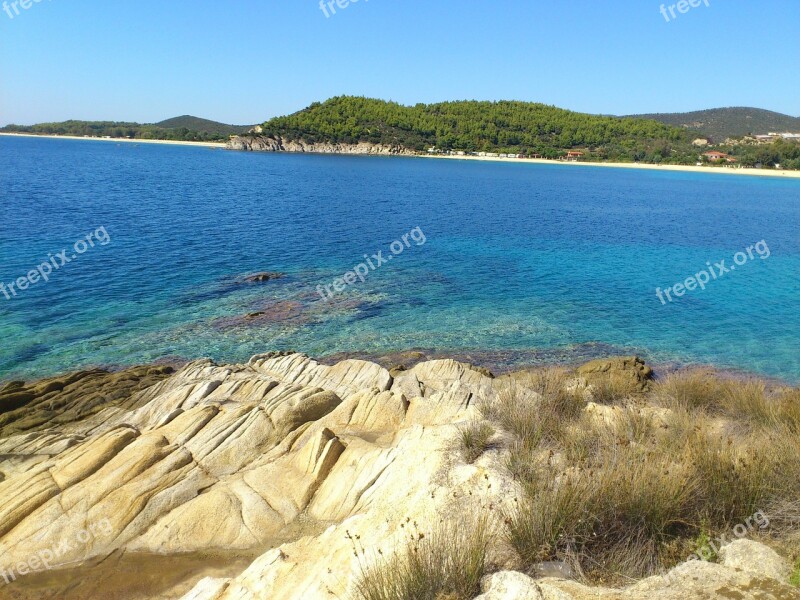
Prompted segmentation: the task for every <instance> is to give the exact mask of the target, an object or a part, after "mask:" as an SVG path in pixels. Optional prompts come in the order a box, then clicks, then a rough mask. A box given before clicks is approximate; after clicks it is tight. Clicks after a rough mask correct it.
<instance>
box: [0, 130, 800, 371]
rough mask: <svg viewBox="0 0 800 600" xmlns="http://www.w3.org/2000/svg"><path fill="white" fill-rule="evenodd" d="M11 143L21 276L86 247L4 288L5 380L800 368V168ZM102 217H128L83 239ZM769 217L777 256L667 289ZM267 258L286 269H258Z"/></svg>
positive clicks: (2, 231) (12, 224) (6, 202)
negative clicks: (389, 364)
mask: <svg viewBox="0 0 800 600" xmlns="http://www.w3.org/2000/svg"><path fill="white" fill-rule="evenodd" d="M0 156H1V157H2V164H3V169H2V172H0V198H1V200H0V281H2V282H3V283H4V284H5V285H6V286H8V284H10V283H11V282H15V281H16V280H17V279H18V278H19V277H23V276H25V275H26V274H27V273H28V272H29V271H31V270H32V269H35V268H36V267H37V266H38V265H40V264H41V263H42V262H44V261H47V260H48V254H51V255H53V256H54V260H55V255H56V254H58V253H59V252H61V250H62V249H68V251H69V252H68V255H67V256H68V257H71V255H72V254H76V258H75V259H74V260H70V262H69V263H68V264H65V265H64V266H62V267H60V268H59V269H57V270H54V271H53V273H52V274H50V275H49V281H47V282H44V281H42V280H41V279H40V280H39V281H38V282H36V283H34V284H32V285H29V287H28V288H27V289H25V290H24V291H23V290H16V291H18V293H17V295H16V296H13V295H10V298H9V299H6V298H5V297H4V296H3V295H2V294H0V340H2V343H1V344H0V380H2V379H10V378H32V377H41V376H45V375H50V374H53V373H58V372H63V371H66V370H70V369H76V368H79V367H85V366H90V365H127V364H138V363H144V362H152V361H155V360H158V359H161V358H164V357H181V358H197V357H203V356H209V357H212V358H214V359H217V360H220V361H242V360H246V359H247V358H249V356H251V355H252V354H256V353H259V352H264V351H267V350H271V349H294V350H298V351H304V352H307V353H309V354H312V355H315V356H323V355H329V354H335V353H342V352H366V353H387V352H392V351H399V350H406V349H410V348H425V349H430V350H434V351H438V352H442V353H448V352H452V353H459V352H460V353H485V354H486V355H487V356H488V355H491V354H492V353H496V354H498V355H502V356H504V357H506V361H507V362H509V363H510V364H513V363H514V362H515V361H516V362H518V363H520V364H522V363H526V362H532V361H533V362H536V361H537V360H546V359H547V360H553V357H557V359H558V360H564V361H569V360H571V359H573V358H578V357H585V356H586V355H587V354H593V353H596V354H604V353H613V352H623V351H625V352H629V351H635V352H639V353H641V354H643V355H644V356H646V357H647V358H648V359H649V360H651V361H655V362H669V363H673V362H677V363H681V364H683V363H686V364H695V363H700V364H713V365H716V366H720V367H725V368H733V369H740V370H744V371H747V372H753V373H759V374H763V375H769V376H775V377H780V378H783V379H786V380H789V381H793V382H797V381H800V352H798V351H799V350H800V294H798V292H800V285H799V284H798V281H799V280H800V234H799V233H798V232H799V231H800V227H799V226H800V180H791V181H790V180H782V179H774V178H755V177H732V176H724V175H713V174H712V175H709V174H695V173H672V172H669V173H666V172H657V171H632V170H626V169H610V168H591V167H565V166H561V165H531V164H506V163H489V162H464V161H437V160H427V159H414V158H383V157H346V156H313V155H307V156H303V155H272V154H248V153H235V152H228V151H223V150H219V149H208V148H197V147H180V146H157V145H145V144H141V145H137V144H116V143H113V142H109V143H105V142H92V141H69V140H45V139H9V138H0ZM98 228H104V229H102V230H101V231H100V232H99V234H98V235H95V236H94V238H93V239H105V238H104V237H103V232H106V233H107V234H108V238H109V239H110V241H109V242H108V243H107V244H105V245H101V244H100V243H95V246H94V247H88V246H87V249H86V251H85V252H84V253H83V254H80V255H78V254H77V253H75V252H74V246H73V245H74V244H75V242H76V241H78V240H80V239H85V236H86V234H88V233H90V232H91V233H95V232H97V231H98ZM415 228H419V229H418V230H417V233H416V234H415V235H416V238H414V237H412V236H407V238H406V239H407V240H408V244H403V243H402V236H403V234H409V233H410V232H411V231H412V230H414V229H415ZM420 234H422V235H424V243H421V240H422V239H423V238H422V237H421V236H420ZM415 239H417V240H420V241H415ZM395 240H400V243H401V245H402V246H403V251H402V253H400V254H398V255H397V256H393V258H392V260H391V261H387V262H386V263H385V264H383V265H382V266H380V267H378V268H377V269H375V270H372V269H370V270H369V273H368V275H367V276H366V278H365V281H364V282H363V283H362V282H361V281H358V280H356V283H355V284H353V285H347V286H345V289H344V291H342V292H339V293H336V294H335V296H334V297H333V299H331V300H330V301H324V300H322V299H321V298H320V295H319V294H318V291H317V287H318V286H320V285H322V286H325V285H329V286H332V282H333V280H334V279H335V278H338V277H341V276H343V275H344V274H345V273H346V272H347V271H349V270H351V269H353V267H354V266H355V265H357V264H359V263H361V262H362V261H365V259H364V255H365V254H366V255H368V256H371V255H373V254H377V253H378V251H382V253H383V256H384V257H386V256H388V255H391V250H390V244H391V243H392V242H393V241H395ZM761 240H763V241H764V242H765V245H762V246H760V248H761V249H764V248H768V249H769V257H768V258H761V257H760V256H759V254H758V253H757V252H756V251H755V250H751V252H752V253H753V259H752V260H750V259H749V257H747V260H746V262H743V264H741V265H739V266H737V267H736V270H734V271H730V272H729V273H727V274H725V275H724V276H723V277H722V278H720V279H717V280H715V281H710V282H709V284H708V285H707V286H706V289H705V290H700V289H696V290H694V291H690V292H687V293H686V294H685V295H683V296H682V297H680V298H674V301H673V302H667V303H666V304H662V303H661V302H660V301H659V299H658V297H657V296H656V288H657V287H660V288H662V289H663V288H667V287H670V286H672V285H673V284H675V283H677V282H680V281H684V280H685V279H686V278H687V277H689V276H692V275H694V274H695V273H697V272H698V271H700V270H701V269H705V268H707V267H706V262H707V261H710V262H712V263H715V262H718V261H720V260H723V259H725V260H726V265H727V266H730V265H731V264H733V257H734V254H735V253H736V252H738V251H742V250H745V251H746V248H747V247H748V246H753V245H754V244H755V243H756V242H759V241H761ZM80 249H83V247H80ZM395 249H397V246H395ZM740 258H741V257H740ZM374 263H375V261H374V260H373V264H374ZM259 271H279V272H283V273H285V274H286V277H284V278H282V279H277V280H272V281H268V282H266V283H257V284H245V283H241V279H242V277H243V276H246V275H248V274H251V273H254V272H259ZM339 287H341V284H340V285H339ZM6 289H8V287H6ZM323 289H324V288H323ZM331 290H333V288H332V287H331ZM254 313H261V314H258V315H255V316H253V317H252V318H250V319H245V318H243V317H244V315H247V314H251V315H252V314H254ZM508 357H511V358H508Z"/></svg>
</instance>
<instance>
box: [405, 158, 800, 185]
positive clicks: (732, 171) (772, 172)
mask: <svg viewBox="0 0 800 600" xmlns="http://www.w3.org/2000/svg"><path fill="white" fill-rule="evenodd" d="M420 156H423V157H425V158H438V159H443V160H485V161H495V162H509V163H515V162H516V163H526V164H536V165H563V166H565V167H612V168H617V169H649V170H653V171H688V172H692V173H710V174H714V175H751V176H758V177H788V178H794V179H800V171H784V170H779V169H737V168H729V167H698V166H694V165H652V164H645V163H617V162H568V161H563V160H548V159H545V158H499V157H493V156H443V155H441V154H421V155H420Z"/></svg>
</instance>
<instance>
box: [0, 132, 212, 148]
mask: <svg viewBox="0 0 800 600" xmlns="http://www.w3.org/2000/svg"><path fill="white" fill-rule="evenodd" d="M0 135H5V136H9V137H33V138H52V139H57V140H87V141H95V142H117V143H120V142H124V143H126V144H129V143H134V144H168V145H170V146H201V147H204V148H224V147H225V142H183V141H180V140H139V139H128V138H99V137H83V136H78V135H39V134H35V133H0Z"/></svg>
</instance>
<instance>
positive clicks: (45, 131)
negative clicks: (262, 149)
mask: <svg viewBox="0 0 800 600" xmlns="http://www.w3.org/2000/svg"><path fill="white" fill-rule="evenodd" d="M249 129H250V126H245V125H226V124H224V123H217V122H216V121H209V120H208V119H200V118H198V117H192V116H189V115H184V116H182V117H175V118H172V119H167V120H165V121H161V122H159V123H144V124H142V123H132V122H127V121H75V120H70V121H62V122H59V123H38V124H36V125H7V126H6V127H3V128H2V129H0V132H4V133H35V134H42V135H75V136H79V137H83V136H89V137H112V138H131V139H143V140H176V141H189V142H213V141H225V140H227V139H228V138H229V137H230V136H231V135H235V134H241V133H244V132H246V131H248V130H249Z"/></svg>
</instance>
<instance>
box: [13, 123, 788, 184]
mask: <svg viewBox="0 0 800 600" xmlns="http://www.w3.org/2000/svg"><path fill="white" fill-rule="evenodd" d="M0 136H7V137H27V138H47V139H58V140H89V141H99V142H117V143H120V142H124V143H134V144H164V145H170V146H199V147H203V148H220V149H232V150H238V149H236V148H230V147H229V145H228V142H188V141H182V140H142V139H128V138H98V137H82V136H76V135H50V134H35V133H0ZM256 152H257V151H256ZM262 152H270V151H262ZM274 153H275V154H339V155H343V156H353V155H364V156H378V155H380V156H394V155H397V156H406V157H409V158H433V159H440V160H465V161H485V162H486V161H488V162H501V163H524V164H536V165H561V166H573V167H574V166H578V167H606V168H612V169H639V170H642V169H644V170H650V171H673V172H676V171H677V172H680V171H683V172H687V173H706V174H718V175H749V176H751V177H781V178H785V179H786V178H788V179H800V171H787V170H776V169H730V168H725V167H698V166H696V165H655V164H649V163H621V162H590V161H584V162H569V161H561V160H548V159H545V158H501V157H494V156H445V155H441V154H414V155H410V154H392V153H372V152H314V151H313V150H312V151H296V152H295V151H291V150H288V151H286V150H284V151H274Z"/></svg>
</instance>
